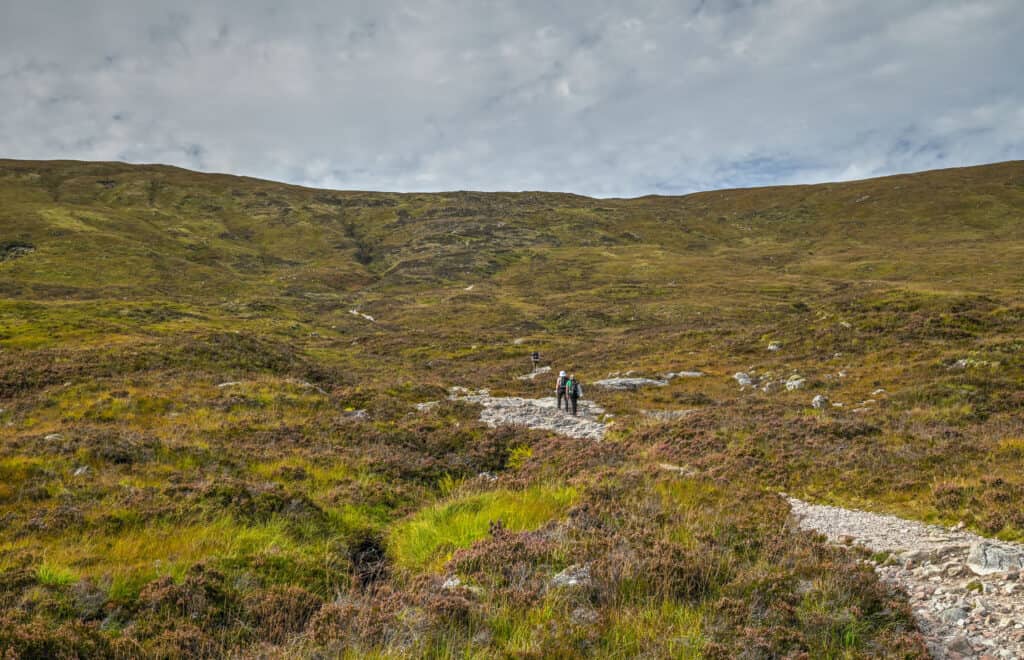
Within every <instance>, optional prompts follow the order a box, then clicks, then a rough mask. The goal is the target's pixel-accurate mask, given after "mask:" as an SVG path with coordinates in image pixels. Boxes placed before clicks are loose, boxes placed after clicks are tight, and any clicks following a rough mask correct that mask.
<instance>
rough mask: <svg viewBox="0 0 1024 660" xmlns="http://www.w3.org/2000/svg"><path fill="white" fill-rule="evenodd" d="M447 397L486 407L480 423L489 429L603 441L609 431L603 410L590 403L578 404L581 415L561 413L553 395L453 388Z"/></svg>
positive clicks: (581, 402) (426, 404)
mask: <svg viewBox="0 0 1024 660" xmlns="http://www.w3.org/2000/svg"><path fill="white" fill-rule="evenodd" d="M448 398H450V399H457V400H459V401H469V402H471V403H479V404H480V405H481V406H483V410H482V411H481V412H480V421H482V422H484V423H485V424H487V425H488V426H502V425H510V426H525V427H527V428H531V429H544V430H547V431H554V432H555V433H561V434H562V435H566V436H569V437H570V438H579V439H581V440H601V439H602V438H604V433H605V429H606V428H607V424H605V423H603V422H601V421H600V420H599V418H600V417H601V416H603V415H604V408H602V407H600V406H598V405H597V404H595V403H592V402H590V401H587V400H581V401H580V402H579V409H578V412H579V414H578V415H577V416H575V417H574V416H573V415H570V414H569V413H567V412H565V411H561V410H558V408H557V401H556V400H555V397H553V396H551V397H545V398H542V399H524V398H522V397H517V396H508V397H495V396H491V395H490V392H488V391H487V390H480V391H478V392H471V391H469V390H467V389H465V388H461V387H454V388H452V390H451V394H450V395H449V397H448ZM430 405H433V402H431V403H425V404H424V403H421V404H419V407H420V408H421V409H422V408H424V407H428V406H430Z"/></svg>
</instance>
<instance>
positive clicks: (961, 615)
mask: <svg viewBox="0 0 1024 660" xmlns="http://www.w3.org/2000/svg"><path fill="white" fill-rule="evenodd" d="M968 614H970V611H969V610H968V609H967V608H965V607H956V606H954V607H949V608H946V609H944V610H942V613H941V614H939V620H941V621H942V622H943V623H945V624H947V625H952V624H954V623H957V622H958V621H960V620H961V619H966V618H967V615H968Z"/></svg>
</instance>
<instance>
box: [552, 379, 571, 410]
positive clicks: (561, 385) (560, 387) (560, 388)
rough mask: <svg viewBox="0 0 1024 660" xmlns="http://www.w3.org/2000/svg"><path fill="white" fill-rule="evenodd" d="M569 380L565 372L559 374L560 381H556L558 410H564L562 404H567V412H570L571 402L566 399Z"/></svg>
mask: <svg viewBox="0 0 1024 660" xmlns="http://www.w3.org/2000/svg"><path fill="white" fill-rule="evenodd" d="M567 380H569V377H568V376H566V375H565V372H564V371H559V372H558V380H557V381H555V399H557V405H558V409H559V410H561V409H562V403H565V411H566V412H569V400H568V399H566V398H565V381H567Z"/></svg>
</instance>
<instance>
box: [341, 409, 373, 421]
mask: <svg viewBox="0 0 1024 660" xmlns="http://www.w3.org/2000/svg"><path fill="white" fill-rule="evenodd" d="M341 417H342V419H356V420H361V421H364V420H367V419H370V413H368V412H366V411H365V410H363V409H362V408H360V409H359V410H346V411H345V412H343V413H341Z"/></svg>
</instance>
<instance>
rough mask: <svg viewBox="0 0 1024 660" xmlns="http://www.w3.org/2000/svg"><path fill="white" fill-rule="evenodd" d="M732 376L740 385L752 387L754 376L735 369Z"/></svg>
mask: <svg viewBox="0 0 1024 660" xmlns="http://www.w3.org/2000/svg"><path fill="white" fill-rule="evenodd" d="M732 378H733V380H735V381H736V382H737V383H739V386H740V387H753V385H754V382H755V381H754V377H753V376H751V375H750V374H748V373H747V372H745V371H737V372H736V373H735V374H733V376H732Z"/></svg>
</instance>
